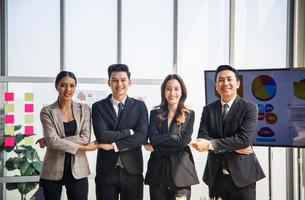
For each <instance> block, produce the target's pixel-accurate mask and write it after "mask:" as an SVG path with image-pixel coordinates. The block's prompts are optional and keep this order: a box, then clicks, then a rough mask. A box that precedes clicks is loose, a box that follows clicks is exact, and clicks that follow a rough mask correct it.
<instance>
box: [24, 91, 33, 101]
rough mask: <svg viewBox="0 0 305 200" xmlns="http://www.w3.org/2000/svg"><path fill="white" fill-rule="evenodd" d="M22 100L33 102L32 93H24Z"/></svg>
mask: <svg viewBox="0 0 305 200" xmlns="http://www.w3.org/2000/svg"><path fill="white" fill-rule="evenodd" d="M24 100H25V101H33V100H34V94H33V93H24Z"/></svg>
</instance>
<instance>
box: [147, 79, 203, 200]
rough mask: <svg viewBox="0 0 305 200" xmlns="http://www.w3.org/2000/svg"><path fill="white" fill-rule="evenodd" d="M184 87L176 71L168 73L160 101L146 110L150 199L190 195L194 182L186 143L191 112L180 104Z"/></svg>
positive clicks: (184, 90) (191, 129) (160, 199)
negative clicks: (148, 114) (148, 115)
mask: <svg viewBox="0 0 305 200" xmlns="http://www.w3.org/2000/svg"><path fill="white" fill-rule="evenodd" d="M186 96H187V92H186V87H185V84H184V82H183V80H182V79H181V77H180V76H179V75H177V74H170V75H168V76H167V77H166V78H165V80H164V81H163V83H162V85H161V104H160V105H159V106H156V107H155V108H154V109H153V110H152V111H151V113H150V124H149V130H148V136H149V140H150V144H147V145H145V148H146V150H148V151H151V154H150V158H149V161H148V168H147V173H146V177H145V183H146V184H148V185H149V190H150V199H151V200H174V199H176V197H180V196H185V197H186V199H188V200H189V199H190V197H191V185H195V184H198V183H199V181H198V177H197V173H196V170H195V166H194V160H193V156H192V153H191V150H190V148H189V146H188V144H189V143H190V141H191V136H192V133H193V124H194V118H195V114H194V111H192V110H190V109H187V108H186V107H185V105H184V102H185V99H186Z"/></svg>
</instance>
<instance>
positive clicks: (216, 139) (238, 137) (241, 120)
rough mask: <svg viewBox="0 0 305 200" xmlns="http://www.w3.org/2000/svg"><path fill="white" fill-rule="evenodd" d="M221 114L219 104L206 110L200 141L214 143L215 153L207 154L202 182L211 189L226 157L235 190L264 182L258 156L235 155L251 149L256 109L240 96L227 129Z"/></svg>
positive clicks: (203, 116) (203, 114)
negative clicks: (238, 150)
mask: <svg viewBox="0 0 305 200" xmlns="http://www.w3.org/2000/svg"><path fill="white" fill-rule="evenodd" d="M221 113H222V111H221V102H220V100H218V101H215V102H214V103H211V104H209V105H207V106H205V107H204V108H203V112H202V117H201V122H200V127H199V133H198V138H206V139H209V140H211V141H212V144H213V147H214V150H213V151H209V153H208V159H207V163H206V167H205V171H204V175H203V181H204V182H205V183H206V184H207V185H208V186H209V187H212V185H213V183H214V181H215V178H216V175H217V172H218V170H219V169H218V168H219V167H220V158H221V156H224V157H225V159H226V161H227V164H228V168H229V172H230V175H231V177H232V179H233V182H234V183H235V185H236V186H238V187H244V186H247V185H250V184H252V183H254V182H256V181H258V180H260V179H262V178H264V177H265V175H264V172H263V170H262V168H261V166H260V164H259V163H258V160H257V158H256V155H255V153H252V154H249V155H243V154H238V153H236V152H235V151H234V150H237V149H241V148H245V147H248V146H249V145H252V139H253V137H254V136H255V134H256V126H257V107H256V105H255V104H253V103H251V102H249V101H246V100H245V99H243V98H240V97H239V96H237V97H236V99H235V100H234V102H233V104H232V106H231V108H230V110H229V113H228V116H227V119H226V123H225V125H224V127H222V118H221Z"/></svg>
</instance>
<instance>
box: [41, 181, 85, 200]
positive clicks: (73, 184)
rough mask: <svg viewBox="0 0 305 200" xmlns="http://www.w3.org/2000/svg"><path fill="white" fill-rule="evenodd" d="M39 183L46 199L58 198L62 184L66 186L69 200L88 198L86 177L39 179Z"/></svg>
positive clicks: (58, 199)
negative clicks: (53, 179)
mask: <svg viewBox="0 0 305 200" xmlns="http://www.w3.org/2000/svg"><path fill="white" fill-rule="evenodd" d="M39 185H40V186H42V187H43V190H44V196H45V198H46V200H60V198H61V193H62V186H63V185H64V186H65V187H66V191H67V197H68V199H69V200H87V199H88V178H87V177H86V178H82V179H74V180H60V181H51V180H45V179H40V181H39Z"/></svg>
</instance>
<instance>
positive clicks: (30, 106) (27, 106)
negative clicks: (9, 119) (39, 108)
mask: <svg viewBox="0 0 305 200" xmlns="http://www.w3.org/2000/svg"><path fill="white" fill-rule="evenodd" d="M24 112H34V104H28V103H26V104H24Z"/></svg>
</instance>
